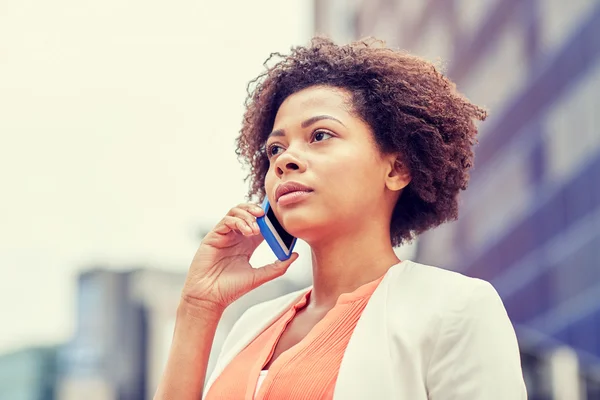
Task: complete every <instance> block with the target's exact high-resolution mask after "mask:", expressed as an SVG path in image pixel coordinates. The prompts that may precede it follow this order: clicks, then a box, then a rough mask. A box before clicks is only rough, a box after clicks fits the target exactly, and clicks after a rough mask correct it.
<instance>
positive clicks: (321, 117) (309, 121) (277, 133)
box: [267, 115, 346, 139]
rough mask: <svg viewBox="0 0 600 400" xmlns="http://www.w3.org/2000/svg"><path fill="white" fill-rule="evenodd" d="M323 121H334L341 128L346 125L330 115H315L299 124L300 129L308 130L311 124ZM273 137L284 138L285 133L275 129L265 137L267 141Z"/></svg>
mask: <svg viewBox="0 0 600 400" xmlns="http://www.w3.org/2000/svg"><path fill="white" fill-rule="evenodd" d="M324 119H330V120H332V121H336V122H337V123H338V124H341V125H342V126H346V125H344V123H343V122H342V121H340V120H339V119H337V118H335V117H332V116H331V115H315V116H314V117H310V118H309V119H307V120H306V121H303V122H302V124H300V126H301V127H302V128H308V127H309V126H311V125H312V124H314V123H316V122H318V121H321V120H324ZM273 136H285V131H284V130H283V129H276V130H274V131H273V132H271V133H269V136H267V139H269V138H270V137H273Z"/></svg>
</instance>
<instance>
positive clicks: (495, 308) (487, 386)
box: [427, 280, 527, 400]
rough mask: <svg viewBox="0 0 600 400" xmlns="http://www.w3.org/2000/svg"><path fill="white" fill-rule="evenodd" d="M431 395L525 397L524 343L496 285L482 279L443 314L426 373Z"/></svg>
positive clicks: (451, 399)
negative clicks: (520, 349) (519, 344)
mask: <svg viewBox="0 0 600 400" xmlns="http://www.w3.org/2000/svg"><path fill="white" fill-rule="evenodd" d="M427 388H428V392H429V398H430V399H431V400H459V399H460V400H480V399H486V400H506V399H511V400H526V399H527V392H526V388H525V383H524V380H523V374H522V371H521V360H520V356H519V347H518V343H517V338H516V335H515V332H514V329H513V326H512V324H511V322H510V320H509V318H508V315H507V314H506V310H505V308H504V305H503V304H502V300H501V299H500V296H499V295H498V293H497V292H496V290H495V289H494V287H493V286H492V285H491V284H490V283H488V282H486V281H482V280H477V281H476V285H475V287H474V289H473V291H472V292H471V293H470V295H468V296H467V297H466V298H465V299H464V300H463V302H462V303H461V305H460V306H459V307H457V308H456V309H453V310H451V312H450V313H449V314H448V315H446V316H445V317H444V320H443V321H442V322H441V327H440V330H439V332H438V337H437V341H436V344H435V347H434V350H433V353H432V356H431V360H430V363H429V368H428V372H427Z"/></svg>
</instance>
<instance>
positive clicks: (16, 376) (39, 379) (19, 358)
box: [0, 347, 57, 400]
mask: <svg viewBox="0 0 600 400" xmlns="http://www.w3.org/2000/svg"><path fill="white" fill-rule="evenodd" d="M56 354H57V349H56V348H55V347H33V348H27V349H22V350H18V351H14V352H11V353H9V354H3V355H1V356H0V399H7V400H9V399H10V400H54V399H56V396H55V394H56V375H57V371H56Z"/></svg>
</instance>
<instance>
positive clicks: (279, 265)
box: [254, 253, 298, 286]
mask: <svg viewBox="0 0 600 400" xmlns="http://www.w3.org/2000/svg"><path fill="white" fill-rule="evenodd" d="M297 259H298V253H292V255H291V257H290V258H288V259H287V260H285V261H279V260H277V261H275V262H274V263H271V264H267V265H265V266H264V267H261V268H257V269H255V270H254V282H255V284H256V286H260V285H262V284H263V283H266V282H268V281H270V280H273V279H275V278H278V277H280V276H281V275H283V274H285V272H286V271H287V270H288V268H289V267H290V265H292V263H293V262H294V261H296V260H297Z"/></svg>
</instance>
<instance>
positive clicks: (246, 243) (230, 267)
mask: <svg viewBox="0 0 600 400" xmlns="http://www.w3.org/2000/svg"><path fill="white" fill-rule="evenodd" d="M262 215H264V211H263V209H262V208H261V207H260V206H259V205H257V204H254V203H242V204H240V205H238V206H236V207H233V208H232V209H231V210H229V212H228V213H227V215H226V216H225V217H224V218H223V219H222V220H221V221H220V222H219V223H218V224H217V225H216V226H215V227H214V228H213V230H212V231H210V232H209V233H208V234H207V235H206V236H205V237H204V239H203V240H202V242H201V244H200V247H199V248H198V250H197V251H196V255H195V256H194V259H193V261H192V264H191V265H190V269H189V271H188V274H187V278H186V282H185V285H184V288H183V292H182V298H183V300H184V301H185V302H187V303H189V304H190V305H192V306H200V307H210V308H211V309H216V310H217V311H223V310H224V309H225V308H226V307H227V306H228V305H229V304H231V303H233V302H234V301H235V300H237V299H238V298H240V297H241V296H243V295H244V294H246V293H248V292H249V291H251V290H252V289H254V288H256V287H258V286H260V285H262V284H263V283H265V282H268V281H270V280H272V279H275V278H277V277H279V276H281V275H283V274H284V273H285V272H286V271H287V269H288V267H289V266H290V265H291V264H292V263H293V262H294V261H295V260H296V259H297V258H298V253H292V256H291V257H290V258H289V259H288V260H286V261H278V260H277V261H276V262H274V263H271V264H267V265H265V266H263V267H261V268H253V267H252V266H251V265H250V263H249V260H250V257H251V256H252V253H254V250H256V248H257V247H258V245H259V244H260V243H261V242H262V241H263V240H264V238H263V237H262V234H261V233H260V230H259V228H258V225H257V224H256V218H257V217H260V216H262Z"/></svg>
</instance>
